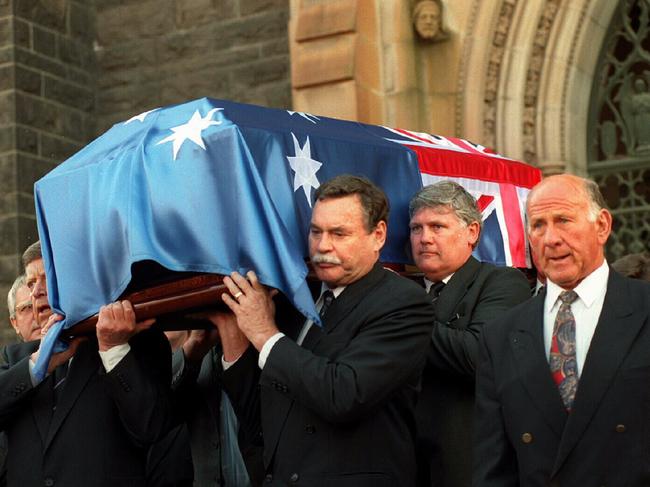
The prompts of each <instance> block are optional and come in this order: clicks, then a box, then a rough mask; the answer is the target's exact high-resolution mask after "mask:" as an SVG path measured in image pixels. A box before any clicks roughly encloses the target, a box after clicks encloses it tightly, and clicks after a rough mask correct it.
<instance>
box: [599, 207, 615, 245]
mask: <svg viewBox="0 0 650 487" xmlns="http://www.w3.org/2000/svg"><path fill="white" fill-rule="evenodd" d="M596 227H597V231H596V234H597V235H598V243H599V244H601V245H605V243H606V242H607V239H608V238H609V235H610V233H612V214H611V213H610V212H609V211H608V210H606V209H605V208H602V209H601V210H600V211H599V212H598V216H597V217H596Z"/></svg>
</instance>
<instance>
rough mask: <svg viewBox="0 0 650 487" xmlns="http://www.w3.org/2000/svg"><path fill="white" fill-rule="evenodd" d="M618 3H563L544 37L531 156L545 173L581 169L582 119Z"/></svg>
mask: <svg viewBox="0 0 650 487" xmlns="http://www.w3.org/2000/svg"><path fill="white" fill-rule="evenodd" d="M617 4H618V2H615V1H612V0H579V1H574V0H572V1H571V2H564V3H563V5H562V7H561V9H560V12H559V15H558V23H557V25H556V29H555V30H554V32H553V33H552V36H551V39H550V42H549V52H550V55H549V57H548V58H547V60H546V63H545V64H546V65H545V68H544V71H543V76H542V79H541V90H540V96H539V101H538V113H537V121H536V125H537V136H538V140H537V157H538V160H539V166H540V167H541V168H542V170H544V172H545V173H546V174H551V173H553V172H560V171H568V172H572V173H575V174H581V175H586V174H587V123H588V119H587V117H588V115H589V102H590V99H591V90H592V85H593V78H594V76H595V75H596V73H595V69H596V66H597V64H598V55H599V54H600V51H601V47H602V44H603V40H604V38H605V35H606V33H607V28H608V26H609V24H610V21H611V19H612V16H613V14H614V12H615V10H616V8H617Z"/></svg>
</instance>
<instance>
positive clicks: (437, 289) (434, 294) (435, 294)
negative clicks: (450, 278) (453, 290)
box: [428, 281, 446, 303]
mask: <svg viewBox="0 0 650 487" xmlns="http://www.w3.org/2000/svg"><path fill="white" fill-rule="evenodd" d="M445 286H446V284H445V283H444V282H443V281H438V282H434V283H433V284H432V285H431V287H430V288H429V293H428V294H429V296H430V297H431V302H432V303H435V302H436V301H438V298H439V297H440V293H441V292H442V290H443V288H444V287H445Z"/></svg>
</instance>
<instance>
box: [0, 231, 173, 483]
mask: <svg viewBox="0 0 650 487" xmlns="http://www.w3.org/2000/svg"><path fill="white" fill-rule="evenodd" d="M23 264H24V266H25V274H26V276H27V278H26V282H27V286H28V287H29V289H30V290H31V297H32V307H33V310H34V313H35V317H36V321H37V322H38V324H39V325H40V326H41V327H42V328H43V332H44V333H45V332H46V331H47V329H48V328H49V327H51V326H52V324H53V323H54V322H55V321H57V320H59V319H61V317H60V316H59V315H55V314H52V310H51V309H50V307H49V304H48V300H47V285H46V284H47V283H46V276H45V269H44V266H43V259H42V255H41V248H40V244H39V243H38V242H37V243H36V244H33V245H31V246H30V247H29V248H28V249H27V250H26V251H25V253H24V254H23ZM152 324H153V320H148V321H146V322H141V323H136V321H135V313H134V311H133V308H132V306H131V304H130V303H129V302H128V301H122V302H119V301H118V302H115V303H112V304H110V305H107V306H104V307H102V309H101V310H100V312H99V320H98V323H97V332H96V336H95V337H86V338H76V339H74V340H72V341H71V342H70V345H69V347H68V349H67V350H65V351H63V352H60V353H55V354H53V355H52V357H51V359H50V361H49V364H48V369H47V372H48V373H47V376H46V377H45V379H44V380H42V381H39V379H38V378H37V377H35V376H34V374H33V371H32V369H33V366H34V364H35V363H36V361H37V360H38V354H39V349H38V342H34V341H32V342H28V343H24V344H19V345H16V346H12V347H8V348H7V359H8V364H7V365H6V366H3V367H2V370H1V371H0V429H1V430H3V431H4V432H6V433H7V437H8V455H7V461H6V465H7V485H8V486H9V487H12V486H16V487H32V486H33V487H36V486H39V487H42V486H43V485H45V486H46V487H52V486H54V485H57V484H61V485H84V486H97V487H100V486H107V485H129V486H144V485H146V483H145V462H146V454H147V450H148V446H149V445H150V444H152V443H153V442H154V441H155V440H157V439H158V438H159V437H161V436H162V435H163V434H164V433H166V431H167V430H168V427H169V424H170V421H171V419H170V400H169V394H170V393H169V387H170V385H169V384H170V381H171V371H170V364H169V362H170V360H169V354H170V349H169V344H168V342H167V340H166V339H165V337H164V335H163V334H162V332H160V331H155V330H153V329H151V325H152Z"/></svg>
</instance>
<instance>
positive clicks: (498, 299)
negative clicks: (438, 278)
mask: <svg viewBox="0 0 650 487" xmlns="http://www.w3.org/2000/svg"><path fill="white" fill-rule="evenodd" d="M528 298H530V286H529V284H528V281H527V280H526V278H525V277H524V275H523V274H522V273H521V272H520V271H518V270H517V269H512V268H508V267H501V268H497V269H495V270H493V271H492V272H491V273H490V275H489V276H488V278H487V279H486V280H485V281H484V282H483V286H482V288H481V290H480V293H479V295H478V298H477V300H476V302H475V303H474V306H473V308H472V309H462V307H463V306H464V305H465V304H464V303H463V302H461V304H460V305H459V311H458V312H459V314H462V313H465V314H467V313H469V314H471V316H470V318H469V323H468V325H467V327H455V326H454V323H453V322H451V323H441V322H440V321H438V320H434V323H433V331H432V334H431V348H430V350H429V354H428V358H427V361H428V364H429V366H431V367H433V368H434V369H438V370H440V371H443V372H448V373H449V372H451V373H453V374H455V375H460V376H465V377H467V378H469V379H472V380H473V379H474V375H475V371H476V361H477V359H478V346H479V338H480V335H481V330H482V328H483V325H485V323H487V322H488V321H491V320H493V319H495V318H497V317H498V316H499V315H500V314H502V313H503V312H504V311H507V310H509V309H510V308H512V307H514V306H515V305H517V304H519V303H521V302H523V301H525V300H526V299H528ZM441 299H442V298H441ZM461 318H462V316H461Z"/></svg>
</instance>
